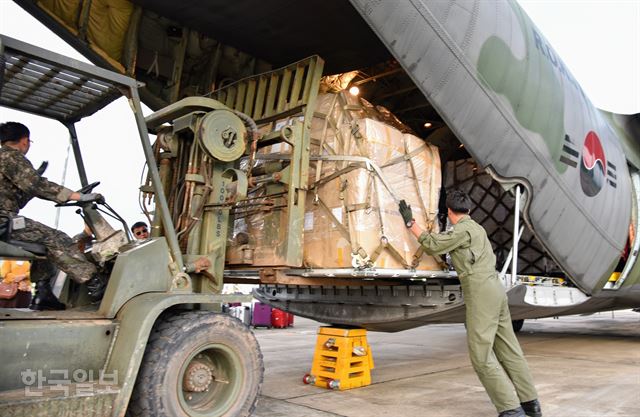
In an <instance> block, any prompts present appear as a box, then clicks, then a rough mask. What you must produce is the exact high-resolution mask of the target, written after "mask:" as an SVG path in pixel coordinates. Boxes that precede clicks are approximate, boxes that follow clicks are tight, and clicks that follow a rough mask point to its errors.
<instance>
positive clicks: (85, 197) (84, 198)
mask: <svg viewBox="0 0 640 417" xmlns="http://www.w3.org/2000/svg"><path fill="white" fill-rule="evenodd" d="M78 201H79V202H81V203H91V202H94V201H96V202H98V203H99V202H102V201H104V197H103V196H102V194H100V193H89V194H80V198H79V199H78Z"/></svg>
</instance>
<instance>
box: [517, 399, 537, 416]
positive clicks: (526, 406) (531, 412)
mask: <svg viewBox="0 0 640 417" xmlns="http://www.w3.org/2000/svg"><path fill="white" fill-rule="evenodd" d="M520 405H521V406H522V409H523V410H524V412H525V414H526V415H527V416H529V417H542V409H541V408H540V401H538V400H537V399H535V400H531V401H527V402H524V403H520Z"/></svg>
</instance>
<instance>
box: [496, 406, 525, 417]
mask: <svg viewBox="0 0 640 417" xmlns="http://www.w3.org/2000/svg"><path fill="white" fill-rule="evenodd" d="M498 417H527V416H526V414H525V413H524V410H523V409H522V407H518V408H514V409H513V410H505V411H503V412H501V413H500V414H498Z"/></svg>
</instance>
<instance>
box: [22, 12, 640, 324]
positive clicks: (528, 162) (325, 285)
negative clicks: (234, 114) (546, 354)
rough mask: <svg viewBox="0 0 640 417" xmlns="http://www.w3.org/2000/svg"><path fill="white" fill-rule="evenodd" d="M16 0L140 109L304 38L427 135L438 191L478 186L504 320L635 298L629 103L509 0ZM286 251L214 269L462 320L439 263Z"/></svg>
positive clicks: (359, 308)
mask: <svg viewBox="0 0 640 417" xmlns="http://www.w3.org/2000/svg"><path fill="white" fill-rule="evenodd" d="M16 3H18V4H19V5H20V6H21V7H23V8H24V9H25V10H27V11H28V12H29V13H30V14H32V15H33V16H35V17H36V18H37V19H38V20H40V21H41V22H43V23H44V24H45V25H47V26H48V27H49V28H50V29H51V30H53V31H54V32H55V33H57V34H58V35H59V36H61V37H62V38H63V39H65V40H66V41H67V42H68V43H69V44H71V45H72V46H74V47H75V48H76V49H78V50H79V51H80V52H81V53H83V54H84V55H85V56H87V57H88V58H89V59H90V60H92V61H93V62H94V63H95V64H97V65H100V66H102V67H105V68H109V69H111V70H117V71H120V72H122V73H124V74H128V75H132V76H134V77H136V78H137V79H138V80H140V81H142V82H144V83H145V84H146V87H145V88H144V89H142V90H141V97H142V99H143V101H144V102H145V104H147V105H148V106H149V107H151V108H152V109H154V110H156V109H160V108H163V107H165V106H167V105H169V104H171V103H174V102H176V101H178V100H180V99H182V98H184V97H189V96H202V95H211V94H213V96H214V97H218V96H217V95H216V93H215V92H216V91H220V90H224V89H225V88H230V87H233V86H234V85H237V84H235V83H237V82H239V81H238V80H243V79H247V77H255V76H256V75H257V74H261V73H265V72H269V71H273V70H274V69H277V68H280V67H285V66H287V65H289V64H291V63H295V62H298V61H300V60H302V59H304V58H305V57H308V56H311V55H318V56H320V57H322V60H323V62H324V74H338V73H345V72H350V71H357V76H356V77H355V78H354V79H353V81H352V82H351V84H350V86H358V87H359V89H360V94H361V96H362V97H364V98H366V99H367V100H368V101H369V102H371V103H375V104H377V105H381V106H384V107H385V108H387V109H389V110H390V111H391V112H392V113H393V114H395V115H396V116H397V117H398V118H399V119H400V120H401V121H402V122H403V123H404V124H406V125H408V126H410V127H411V128H412V129H413V130H414V131H415V132H416V133H417V134H418V135H419V136H421V137H424V138H425V140H426V141H428V142H429V143H432V144H434V145H437V146H438V147H439V149H440V157H441V160H442V169H443V187H442V188H443V190H446V189H448V188H451V187H458V188H462V189H464V190H466V191H468V192H469V194H470V195H471V197H472V199H473V200H474V202H475V203H476V208H475V209H474V210H473V211H472V217H474V218H475V219H476V220H477V221H479V222H480V223H481V224H482V225H483V226H484V227H485V228H486V229H487V231H488V234H489V237H490V239H491V241H492V244H493V245H494V250H495V252H496V255H497V258H498V265H497V268H498V269H499V270H500V272H501V276H502V277H503V279H504V282H505V285H506V287H507V290H508V295H509V301H510V306H511V313H512V318H513V319H514V323H515V325H516V326H521V325H522V321H523V320H524V319H529V318H539V317H549V316H560V315H569V314H587V313H593V312H597V311H604V310H615V309H624V308H635V307H640V266H639V265H638V262H637V259H638V252H639V249H640V240H639V239H637V230H638V226H639V219H638V206H639V204H638V203H639V197H638V196H639V192H640V176H639V174H638V169H639V168H640V115H639V114H635V115H620V114H612V113H607V112H604V111H601V110H598V109H596V108H595V107H594V106H593V105H592V103H591V102H590V101H589V98H588V97H587V96H586V95H585V93H584V91H583V90H582V88H581V87H580V85H579V84H578V83H577V82H576V80H575V79H574V77H573V76H572V75H571V73H570V72H569V70H568V69H567V68H566V66H565V65H564V64H563V62H562V60H561V58H560V57H559V56H558V54H557V53H556V52H555V51H554V49H553V48H552V46H551V45H550V44H549V42H548V41H547V40H546V39H545V37H544V35H543V34H542V33H541V32H540V31H539V30H538V29H537V28H536V26H535V25H534V24H533V23H532V22H531V20H530V19H529V17H528V16H527V15H526V14H525V12H524V11H523V10H522V9H521V8H520V7H519V5H518V4H517V3H516V2H514V1H507V0H495V1H481V0H475V1H474V0H464V1H426V0H399V1H388V2H385V1H374V0H351V1H346V0H335V1H330V2H327V1H323V0H308V1H305V2H299V1H295V0H271V1H269V2H262V1H258V0H236V1H233V2H228V1H223V0H211V1H206V2H202V1H195V0H183V1H181V2H175V1H170V0H133V1H128V0H108V1H107V0H93V1H81V2H78V1H75V0H47V1H36V0H16ZM234 88H235V87H234ZM274 88H275V87H274ZM237 103H239V100H238V102H237ZM237 103H236V104H237ZM225 104H227V105H228V106H230V107H234V106H236V110H243V108H242V107H241V105H240V104H237V105H236V104H234V103H233V102H229V101H227V102H226V103H225ZM238 106H240V107H238ZM445 192H446V191H445ZM441 208H442V206H441ZM445 211H446V210H441V213H443V212H445ZM521 220H522V224H521ZM442 226H443V227H445V219H442ZM514 249H515V250H514ZM285 266H286V267H288V269H277V270H275V272H273V271H271V272H269V273H264V271H262V273H261V274H260V275H258V273H259V272H260V271H250V270H244V271H228V276H227V282H232V281H238V282H257V281H256V280H257V279H258V276H259V277H260V282H261V283H260V287H259V289H258V290H257V291H256V296H257V297H258V298H260V299H261V300H264V301H266V302H268V303H270V304H272V305H274V306H278V307H280V308H283V309H286V310H289V311H291V312H293V313H295V314H298V315H302V316H306V317H310V318H313V319H316V320H319V321H322V322H327V323H334V324H341V325H358V326H363V327H365V328H368V329H371V330H378V331H399V330H403V329H407V328H412V327H416V326H420V325H424V324H429V323H442V322H462V321H464V301H463V299H462V295H461V290H460V286H459V283H458V282H457V279H456V278H455V273H454V272H453V271H448V270H445V271H433V273H431V274H424V273H418V272H416V271H411V270H404V271H396V270H394V271H385V270H380V269H378V270H376V269H375V268H364V269H363V268H359V269H358V268H354V269H353V270H314V269H310V268H304V267H303V265H291V264H289V265H285ZM509 271H511V272H509ZM252 274H253V275H252ZM251 278H253V279H254V281H251Z"/></svg>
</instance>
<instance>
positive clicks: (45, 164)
mask: <svg viewBox="0 0 640 417" xmlns="http://www.w3.org/2000/svg"><path fill="white" fill-rule="evenodd" d="M48 166H49V161H42V163H41V164H40V166H39V167H38V169H36V172H37V173H38V175H40V176H42V174H44V172H45V171H46V170H47V167H48Z"/></svg>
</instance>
